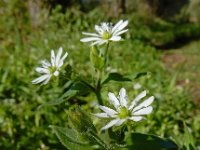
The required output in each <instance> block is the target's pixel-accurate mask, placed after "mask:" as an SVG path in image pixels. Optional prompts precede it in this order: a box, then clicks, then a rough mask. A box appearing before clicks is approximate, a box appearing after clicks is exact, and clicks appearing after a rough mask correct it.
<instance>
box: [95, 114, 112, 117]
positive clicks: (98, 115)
mask: <svg viewBox="0 0 200 150" xmlns="http://www.w3.org/2000/svg"><path fill="white" fill-rule="evenodd" d="M94 115H95V116H96V117H99V118H110V117H111V116H109V115H108V114H107V113H97V114H94Z"/></svg>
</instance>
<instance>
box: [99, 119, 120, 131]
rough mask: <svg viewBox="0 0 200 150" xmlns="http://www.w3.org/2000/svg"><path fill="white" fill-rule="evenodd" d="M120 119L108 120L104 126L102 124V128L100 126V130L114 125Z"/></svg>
mask: <svg viewBox="0 0 200 150" xmlns="http://www.w3.org/2000/svg"><path fill="white" fill-rule="evenodd" d="M119 120H120V119H114V120H112V121H110V122H109V123H108V124H107V125H106V126H104V127H103V128H101V130H106V129H108V128H110V127H112V126H114V125H115V124H116V123H117V122H118V121H119Z"/></svg>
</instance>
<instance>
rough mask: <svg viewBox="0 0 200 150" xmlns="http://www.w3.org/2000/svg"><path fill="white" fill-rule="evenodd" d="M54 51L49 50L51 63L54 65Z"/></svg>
mask: <svg viewBox="0 0 200 150" xmlns="http://www.w3.org/2000/svg"><path fill="white" fill-rule="evenodd" d="M55 59H56V58H55V53H54V50H51V65H52V66H53V67H54V66H55V65H56V62H55Z"/></svg>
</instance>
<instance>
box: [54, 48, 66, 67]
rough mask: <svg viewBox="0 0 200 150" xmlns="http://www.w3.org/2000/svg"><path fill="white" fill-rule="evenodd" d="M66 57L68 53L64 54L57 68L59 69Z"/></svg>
mask: <svg viewBox="0 0 200 150" xmlns="http://www.w3.org/2000/svg"><path fill="white" fill-rule="evenodd" d="M67 56H68V53H67V52H66V53H65V55H64V56H63V57H62V58H61V59H60V61H59V63H58V66H57V67H58V68H60V67H61V66H62V65H63V62H64V60H65V58H66V57H67Z"/></svg>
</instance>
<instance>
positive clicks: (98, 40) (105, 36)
mask: <svg viewBox="0 0 200 150" xmlns="http://www.w3.org/2000/svg"><path fill="white" fill-rule="evenodd" d="M127 25H128V21H123V20H120V21H118V22H117V23H116V24H115V25H114V26H113V25H112V23H107V22H103V23H101V25H100V26H98V25H95V30H96V32H97V33H88V32H82V33H83V34H84V35H87V36H89V37H85V38H82V39H81V40H80V41H81V42H93V43H92V45H96V44H98V45H101V44H104V43H106V42H108V41H120V40H121V36H120V35H121V34H123V33H125V32H127V31H128V29H124V28H125V27H126V26H127Z"/></svg>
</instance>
